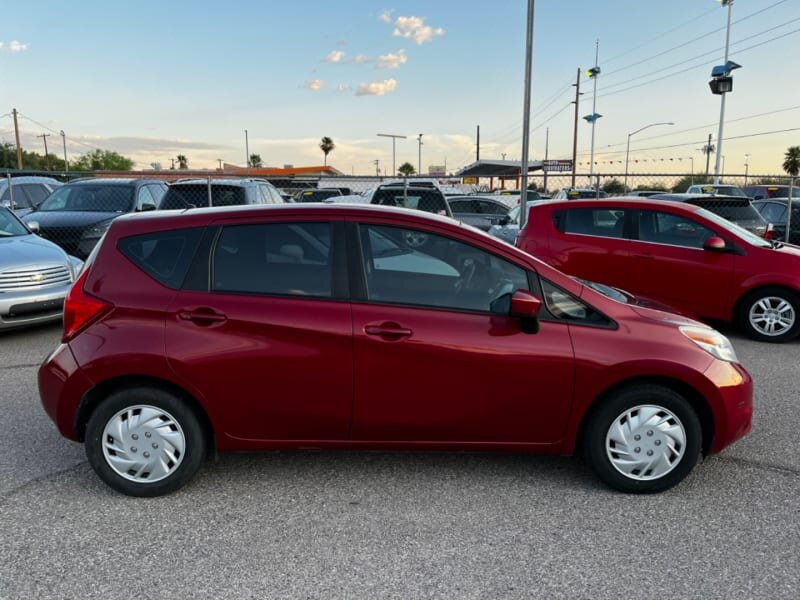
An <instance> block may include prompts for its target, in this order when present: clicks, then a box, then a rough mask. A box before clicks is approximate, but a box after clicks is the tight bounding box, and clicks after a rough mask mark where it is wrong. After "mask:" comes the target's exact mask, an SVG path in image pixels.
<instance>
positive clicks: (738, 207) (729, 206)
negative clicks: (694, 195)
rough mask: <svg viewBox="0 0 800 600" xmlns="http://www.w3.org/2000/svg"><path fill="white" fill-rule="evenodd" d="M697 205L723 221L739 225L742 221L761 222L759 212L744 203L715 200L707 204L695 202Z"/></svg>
mask: <svg viewBox="0 0 800 600" xmlns="http://www.w3.org/2000/svg"><path fill="white" fill-rule="evenodd" d="M697 205H698V206H702V207H704V208H707V209H708V210H710V211H711V212H713V213H714V214H716V215H719V216H720V217H722V218H723V219H728V220H729V221H733V222H734V223H741V222H743V221H761V220H762V217H761V215H760V214H759V212H758V211H757V210H756V209H755V207H754V206H753V205H752V204H750V203H749V202H746V203H745V202H737V201H727V202H726V201H724V200H717V201H710V202H708V203H706V202H697Z"/></svg>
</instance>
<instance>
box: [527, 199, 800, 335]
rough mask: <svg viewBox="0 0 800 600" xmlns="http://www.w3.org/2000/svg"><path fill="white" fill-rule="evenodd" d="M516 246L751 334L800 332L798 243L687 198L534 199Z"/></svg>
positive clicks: (571, 271) (563, 267)
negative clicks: (753, 229)
mask: <svg viewBox="0 0 800 600" xmlns="http://www.w3.org/2000/svg"><path fill="white" fill-rule="evenodd" d="M517 246H518V247H519V248H522V249H523V250H525V251H526V252H529V253H531V254H533V255H534V256H536V257H537V258H540V259H542V260H543V261H545V262H547V263H549V264H551V265H552V266H554V267H556V268H557V269H561V270H563V271H564V272H565V273H569V274H570V275H574V276H576V277H582V278H584V279H589V280H592V281H599V282H601V283H605V284H607V285H611V286H614V287H618V288H621V289H624V290H627V291H629V292H631V293H633V294H635V295H637V296H644V297H647V298H652V299H654V300H656V301H658V302H662V303H664V304H666V305H668V306H673V307H675V308H676V309H677V310H679V311H681V312H683V313H686V314H689V315H693V316H695V317H697V318H702V319H711V320H719V321H732V322H735V323H737V324H738V325H739V326H740V327H741V329H742V330H743V331H744V332H745V333H747V334H748V335H749V336H750V337H752V338H754V339H756V340H761V341H766V342H785V341H788V340H791V339H792V338H794V337H796V336H797V334H798V332H800V248H795V247H793V246H787V245H784V244H782V243H780V242H769V241H767V240H764V239H763V238H760V237H757V236H755V235H753V234H752V233H750V232H749V231H747V230H746V229H743V228H741V227H739V226H737V225H735V224H733V223H731V222H730V221H728V220H726V219H723V218H722V217H720V216H718V215H715V214H714V213H712V212H710V211H708V210H705V209H703V208H700V207H697V206H694V205H690V204H686V203H677V202H668V201H664V200H653V199H650V198H647V199H640V200H636V199H633V198H630V199H625V198H619V199H607V200H602V201H593V202H592V201H581V202H575V201H570V202H555V201H553V202H547V203H541V204H537V205H536V206H534V207H532V208H531V209H530V220H529V222H528V224H527V226H526V227H525V228H524V229H523V230H522V232H521V233H520V235H519V237H518V238H517Z"/></svg>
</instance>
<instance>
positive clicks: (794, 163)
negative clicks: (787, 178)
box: [783, 146, 800, 177]
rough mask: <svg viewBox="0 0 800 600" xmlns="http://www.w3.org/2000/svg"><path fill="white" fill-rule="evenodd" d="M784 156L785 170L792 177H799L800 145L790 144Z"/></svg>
mask: <svg viewBox="0 0 800 600" xmlns="http://www.w3.org/2000/svg"><path fill="white" fill-rule="evenodd" d="M783 157H784V160H783V170H784V171H786V172H787V173H788V174H789V175H791V176H792V177H797V174H798V173H800V146H789V147H788V148H787V149H786V154H784V155H783Z"/></svg>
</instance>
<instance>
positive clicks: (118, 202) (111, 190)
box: [39, 183, 134, 212]
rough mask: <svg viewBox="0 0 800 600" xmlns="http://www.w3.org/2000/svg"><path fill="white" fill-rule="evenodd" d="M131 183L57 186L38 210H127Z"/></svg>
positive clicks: (130, 201) (132, 190) (130, 195)
mask: <svg viewBox="0 0 800 600" xmlns="http://www.w3.org/2000/svg"><path fill="white" fill-rule="evenodd" d="M133 192H134V187H133V186H132V185H104V184H99V183H98V184H94V183H87V184H75V185H65V186H62V187H60V188H58V189H57V190H56V191H54V192H53V193H52V194H50V196H48V197H47V200H45V201H44V202H42V204H41V205H40V206H39V210H40V211H42V212H50V211H62V210H65V211H77V212H128V211H130V210H131V208H133Z"/></svg>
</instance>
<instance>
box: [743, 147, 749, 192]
mask: <svg viewBox="0 0 800 600" xmlns="http://www.w3.org/2000/svg"><path fill="white" fill-rule="evenodd" d="M749 167H750V155H749V154H745V155H744V184H745V185H747V171H748V169H749Z"/></svg>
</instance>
